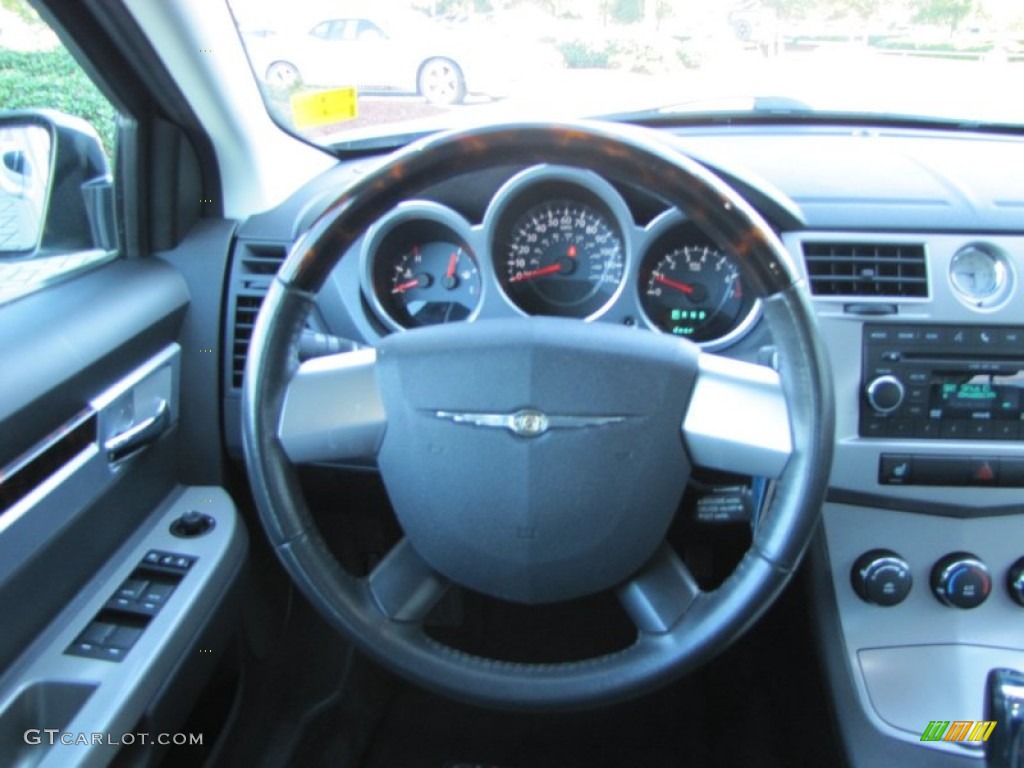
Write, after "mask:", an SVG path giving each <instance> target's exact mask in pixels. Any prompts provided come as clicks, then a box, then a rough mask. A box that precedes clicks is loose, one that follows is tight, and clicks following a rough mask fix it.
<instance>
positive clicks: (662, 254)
mask: <svg viewBox="0 0 1024 768" xmlns="http://www.w3.org/2000/svg"><path fill="white" fill-rule="evenodd" d="M640 302H641V305H642V306H643V309H644V312H645V313H647V317H648V318H649V319H650V321H651V322H652V323H653V324H654V325H655V326H657V327H658V328H659V329H661V330H662V331H665V332H666V333H671V334H673V335H676V336H683V337H685V338H688V339H692V340H693V341H697V342H709V341H716V340H718V339H721V338H723V337H724V336H727V335H728V334H730V333H732V332H733V331H734V330H736V328H738V327H739V326H740V324H742V323H743V321H744V320H745V319H746V318H747V317H748V316H749V315H750V313H751V311H752V310H753V308H754V303H755V301H754V298H753V297H752V296H751V295H750V294H749V293H748V292H747V291H746V290H744V287H743V282H742V281H741V280H740V275H739V269H738V268H737V267H736V264H735V263H734V262H733V261H732V259H731V258H729V256H727V255H726V254H724V253H722V252H721V251H720V250H718V249H717V248H714V247H712V246H709V245H680V246H677V247H674V248H672V249H671V250H668V251H663V250H662V249H659V248H657V247H656V248H655V249H654V251H653V252H652V253H651V254H649V255H648V258H647V259H646V260H645V266H644V270H643V273H642V274H641V296H640Z"/></svg>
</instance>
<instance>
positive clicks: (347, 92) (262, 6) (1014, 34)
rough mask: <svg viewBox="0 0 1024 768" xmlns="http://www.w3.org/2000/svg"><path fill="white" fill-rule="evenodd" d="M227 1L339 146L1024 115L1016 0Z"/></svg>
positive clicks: (313, 125)
mask: <svg viewBox="0 0 1024 768" xmlns="http://www.w3.org/2000/svg"><path fill="white" fill-rule="evenodd" d="M230 5H231V7H232V11H233V13H234V15H235V19H236V22H237V24H238V29H239V33H240V35H241V39H242V40H243V42H244V44H245V47H246V50H247V52H248V55H249V59H250V62H251V64H252V68H253V74H254V76H255V77H256V79H257V81H258V82H259V84H260V88H261V90H262V93H263V95H264V98H265V101H266V104H267V108H268V110H269V111H270V112H271V114H272V115H273V116H274V118H275V119H276V120H277V121H278V122H279V123H280V124H281V125H282V126H284V127H285V128H287V129H288V130H291V131H293V132H295V133H297V134H299V135H301V136H303V137H305V138H306V139H308V140H311V141H313V142H315V143H318V144H321V145H326V146H336V147H341V146H346V147H352V146H358V145H359V144H365V143H375V144H382V143H384V144H386V143H400V142H401V141H402V140H403V138H404V137H407V136H408V135H410V134H418V133H422V132H426V131H432V130H437V129H440V128H451V127H459V126H466V125H470V124H478V123H486V122H495V121H500V120H517V119H566V118H581V117H600V116H620V117H624V118H625V117H634V118H638V119H639V118H644V119H649V120H654V119H660V118H665V119H672V118H673V117H675V118H679V119H681V118H683V117H701V116H704V115H707V116H715V115H721V114H729V115H736V114H737V113H740V114H742V113H749V114H752V115H756V114H758V113H763V114H771V115H777V114H780V113H781V114H796V115H807V116H808V117H811V116H813V115H816V114H823V115H828V116H833V117H834V116H835V115H836V114H837V113H842V114H851V115H857V116H863V115H869V116H872V117H875V118H899V119H927V120H953V121H956V122H968V123H971V124H985V123H999V124H1012V125H1024V99H1022V98H1021V89H1020V83H1021V82H1022V79H1024V78H1022V75H1024V3H1021V2H1020V0H763V1H762V2H758V1H757V0H746V1H744V2H737V3H734V4H729V3H723V2H720V1H719V0H686V2H681V1H679V2H670V1H669V0H419V1H418V2H415V1H414V2H409V3H404V2H401V0H396V2H389V3H380V2H377V3H360V2H359V1H358V0H356V2H324V1H323V0H321V1H320V2H316V1H314V0H292V2H289V3H279V2H276V0H230Z"/></svg>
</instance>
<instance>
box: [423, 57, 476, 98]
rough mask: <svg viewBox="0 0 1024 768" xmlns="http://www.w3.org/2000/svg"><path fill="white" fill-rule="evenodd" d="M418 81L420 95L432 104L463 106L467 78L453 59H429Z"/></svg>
mask: <svg viewBox="0 0 1024 768" xmlns="http://www.w3.org/2000/svg"><path fill="white" fill-rule="evenodd" d="M417 80H418V83H417V84H418V86H419V91H420V93H421V94H422V95H423V96H425V97H426V99H427V101H429V102H430V103H431V104H442V105H445V106H447V105H450V104H461V103H462V102H463V101H464V100H465V98H466V78H465V77H463V75H462V70H461V69H460V68H459V65H458V64H456V63H455V62H454V61H452V60H451V59H442V58H436V59H428V60H427V61H425V62H424V63H423V65H422V66H421V67H420V74H419V77H418V79H417Z"/></svg>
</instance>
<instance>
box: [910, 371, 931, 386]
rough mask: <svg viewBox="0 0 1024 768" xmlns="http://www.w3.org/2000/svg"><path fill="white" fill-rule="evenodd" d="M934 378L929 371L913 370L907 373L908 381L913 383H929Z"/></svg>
mask: <svg viewBox="0 0 1024 768" xmlns="http://www.w3.org/2000/svg"><path fill="white" fill-rule="evenodd" d="M931 379H932V375H931V373H930V372H929V371H911V372H910V373H908V374H907V381H908V382H910V383H911V384H924V385H927V384H928V383H929V382H930V381H931Z"/></svg>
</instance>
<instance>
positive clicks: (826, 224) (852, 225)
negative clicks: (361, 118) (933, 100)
mask: <svg viewBox="0 0 1024 768" xmlns="http://www.w3.org/2000/svg"><path fill="white" fill-rule="evenodd" d="M666 135H667V136H670V137H671V140H672V141H673V143H674V144H675V145H676V146H678V147H679V148H680V149H681V150H682V151H684V152H687V153H688V154H690V155H692V156H694V157H695V158H696V159H698V160H700V161H701V162H703V163H705V164H707V165H709V166H711V167H712V168H713V169H715V170H716V171H718V172H720V173H722V174H725V175H726V176H727V177H728V178H729V180H730V181H733V182H734V183H736V182H739V184H738V185H739V187H740V190H739V191H740V192H741V193H745V194H747V196H748V197H750V198H751V202H752V203H753V204H754V205H755V206H757V207H759V208H761V210H762V213H763V214H764V215H765V216H767V217H768V218H769V219H770V220H772V221H773V222H774V223H775V225H776V226H777V227H778V228H779V229H782V230H790V229H797V228H802V229H819V230H830V229H833V230H859V229H865V230H873V231H879V230H900V231H922V232H992V233H997V232H1007V233H1009V232H1024V183H1022V181H1021V180H1022V179H1024V136H1022V137H1018V136H1013V135H1007V134H990V133H981V132H971V131H952V130H910V129H905V128H899V129H897V128H885V127H870V126H863V127H849V126H827V125H816V126H794V125H785V126H783V125H768V126H749V125H746V126H719V127H701V128H685V129H676V130H675V131H674V133H673V134H668V133H666ZM379 162H380V161H379V160H377V159H372V160H367V159H365V158H364V159H360V160H354V161H341V162H339V164H338V166H337V167H335V168H333V169H331V170H330V171H328V172H327V173H325V174H323V175H322V176H320V177H318V178H317V179H315V180H314V181H313V182H311V183H310V184H308V185H307V186H306V187H304V188H303V189H301V190H300V191H299V192H297V193H296V194H295V195H293V196H292V197H291V198H289V200H287V201H286V202H285V203H284V204H282V205H281V206H279V207H277V208H275V209H273V210H271V211H268V212H266V213H262V214H258V215H256V216H253V217H252V218H250V219H249V220H248V221H247V222H246V223H245V224H244V225H243V227H242V228H241V231H240V233H239V234H240V236H241V237H242V238H243V239H253V240H274V241H289V242H290V241H291V240H293V239H294V238H295V237H296V236H297V235H298V234H300V233H301V232H302V231H303V230H304V229H305V227H307V226H308V225H309V224H310V223H311V222H312V220H313V219H314V218H315V217H316V216H317V215H318V214H319V213H320V212H321V211H322V210H323V209H324V208H326V206H327V205H328V204H329V202H330V201H331V200H332V199H333V198H334V197H336V196H337V195H338V194H340V193H341V192H342V191H343V190H344V189H345V188H346V187H347V186H348V185H350V184H351V183H353V182H354V181H355V180H356V179H358V178H359V177H360V176H361V175H363V174H364V173H366V172H367V171H368V170H369V169H370V168H372V167H373V166H374V165H376V164H378V163H379ZM592 170H594V171H597V172H598V173H600V170H601V169H600V168H595V169H592ZM497 184H500V179H499V180H498V181H495V180H494V179H491V178H489V177H487V178H484V177H481V178H480V187H483V188H478V189H474V190H473V192H474V195H473V197H474V198H476V199H480V198H482V197H485V196H488V195H489V194H493V192H494V191H495V190H496V189H497ZM801 220H802V221H801Z"/></svg>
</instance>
